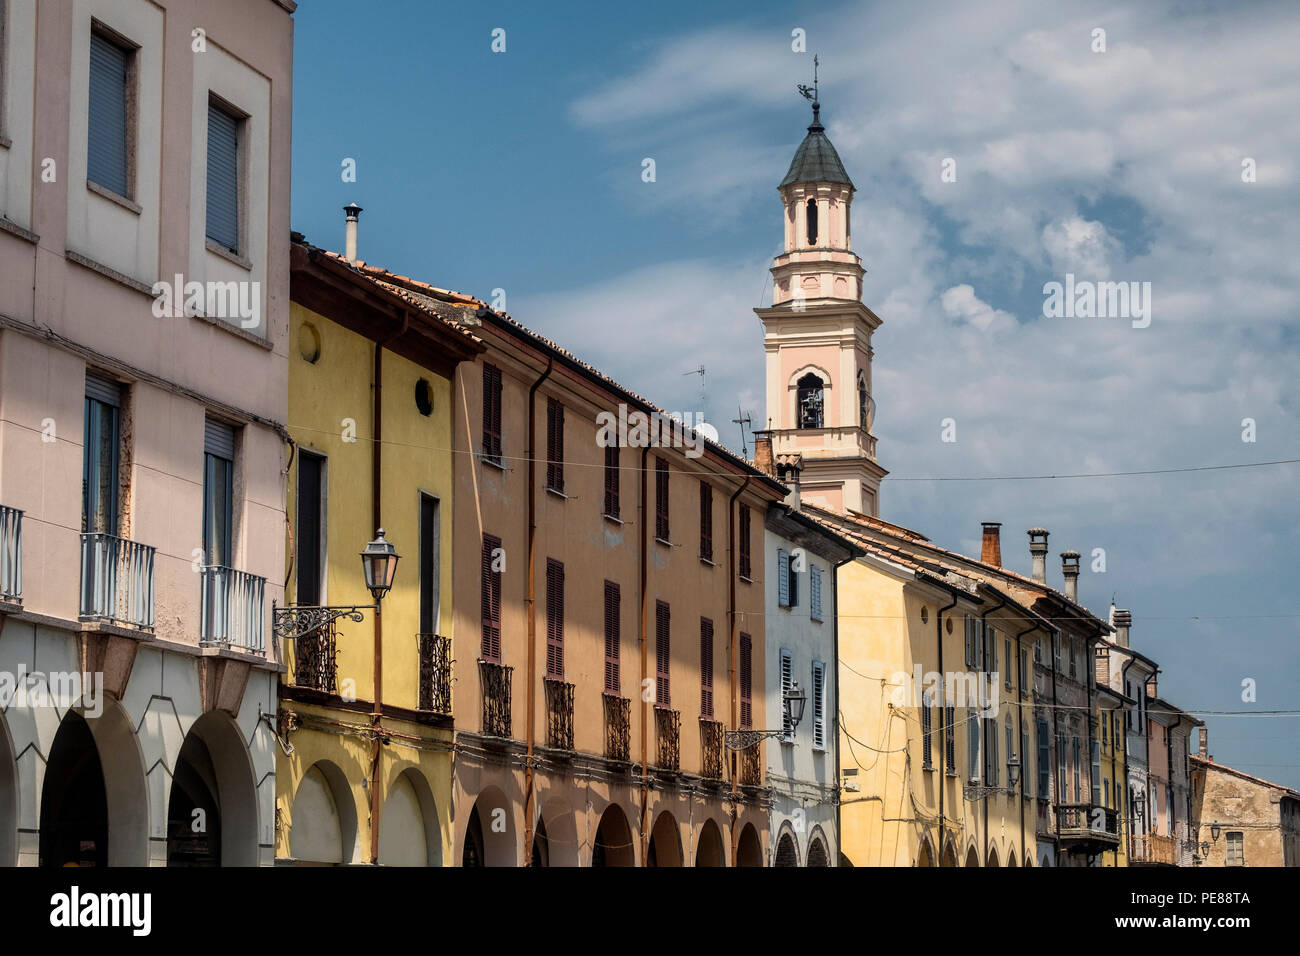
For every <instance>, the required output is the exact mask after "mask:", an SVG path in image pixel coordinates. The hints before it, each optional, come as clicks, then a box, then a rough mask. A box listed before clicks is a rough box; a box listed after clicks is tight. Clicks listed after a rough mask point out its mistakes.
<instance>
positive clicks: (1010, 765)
mask: <svg viewBox="0 0 1300 956" xmlns="http://www.w3.org/2000/svg"><path fill="white" fill-rule="evenodd" d="M1007 782H1008V783H1009V784H1010V786H1009V787H1008V788H1007V789H1008V790H1010V791H1011V792H1013V793H1014V792H1015V789H1016V784H1017V783H1019V782H1020V758H1019V757H1017V756H1016V755H1015V754H1012V755H1011V759H1010V760H1008V761H1007Z"/></svg>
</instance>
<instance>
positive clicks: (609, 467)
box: [605, 445, 619, 518]
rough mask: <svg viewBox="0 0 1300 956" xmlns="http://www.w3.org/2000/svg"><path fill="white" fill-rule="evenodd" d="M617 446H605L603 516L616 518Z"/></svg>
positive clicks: (617, 511) (617, 510)
mask: <svg viewBox="0 0 1300 956" xmlns="http://www.w3.org/2000/svg"><path fill="white" fill-rule="evenodd" d="M618 504H619V503H618V446H617V445H606V446H605V514H607V515H609V516H610V517H611V518H617V517H618V513H619V509H618Z"/></svg>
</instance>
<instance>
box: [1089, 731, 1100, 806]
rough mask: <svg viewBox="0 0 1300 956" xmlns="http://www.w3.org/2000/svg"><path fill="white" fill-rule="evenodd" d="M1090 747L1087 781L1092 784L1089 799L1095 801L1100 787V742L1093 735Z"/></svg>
mask: <svg viewBox="0 0 1300 956" xmlns="http://www.w3.org/2000/svg"><path fill="white" fill-rule="evenodd" d="M1089 743H1090V745H1091V749H1092V776H1091V777H1090V778H1089V781H1088V782H1089V783H1090V784H1091V785H1092V794H1091V796H1090V798H1089V799H1090V800H1091V802H1093V803H1096V802H1097V791H1098V790H1100V789H1101V743H1100V741H1098V740H1097V738H1096V737H1094V738H1093V739H1092V740H1091V741H1090V742H1089Z"/></svg>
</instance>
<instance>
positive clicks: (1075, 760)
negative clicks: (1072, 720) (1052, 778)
mask: <svg viewBox="0 0 1300 956" xmlns="http://www.w3.org/2000/svg"><path fill="white" fill-rule="evenodd" d="M1070 756H1071V758H1072V762H1071V764H1070V767H1071V770H1072V779H1073V780H1074V802H1075V803H1078V802H1079V800H1080V792H1079V790H1080V788H1079V763H1080V761H1081V759H1082V754H1081V752H1080V749H1079V738H1078V737H1075V738H1074V739H1073V740H1072V741H1071V743H1070Z"/></svg>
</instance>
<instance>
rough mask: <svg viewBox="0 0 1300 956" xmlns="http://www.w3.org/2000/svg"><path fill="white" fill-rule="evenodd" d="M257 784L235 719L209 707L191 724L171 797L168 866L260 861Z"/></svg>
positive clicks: (169, 798) (223, 864)
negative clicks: (207, 710)
mask: <svg viewBox="0 0 1300 956" xmlns="http://www.w3.org/2000/svg"><path fill="white" fill-rule="evenodd" d="M257 820H258V807H257V787H256V784H255V783H254V780H253V764H252V761H251V760H250V759H249V756H248V750H247V748H246V747H245V746H244V741H243V738H242V736H241V735H240V733H239V729H238V727H237V726H236V725H235V722H234V720H232V719H231V718H230V716H229V715H228V714H225V713H222V712H220V711H209V712H208V713H206V714H204V715H203V716H202V717H200V718H199V719H198V720H196V721H195V722H194V725H193V726H192V727H191V728H190V732H189V733H188V734H186V735H185V741H184V743H183V744H181V752H180V755H179V756H178V757H177V759H176V766H175V768H174V769H173V771H172V785H171V791H170V793H169V795H168V800H167V865H168V866H256V865H257V863H258V846H257Z"/></svg>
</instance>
